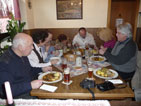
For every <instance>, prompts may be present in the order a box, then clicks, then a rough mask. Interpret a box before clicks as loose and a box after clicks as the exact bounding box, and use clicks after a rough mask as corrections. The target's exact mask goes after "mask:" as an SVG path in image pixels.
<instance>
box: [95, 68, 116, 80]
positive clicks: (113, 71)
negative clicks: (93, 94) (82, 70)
mask: <svg viewBox="0 0 141 106" xmlns="http://www.w3.org/2000/svg"><path fill="white" fill-rule="evenodd" d="M100 69H101V68H97V69H95V70H94V71H93V74H94V75H95V76H97V77H98V78H102V79H106V80H108V79H113V78H117V77H118V73H117V72H116V71H115V70H112V69H109V71H111V72H112V73H114V76H112V77H102V76H100V75H97V74H96V72H97V71H98V70H100Z"/></svg>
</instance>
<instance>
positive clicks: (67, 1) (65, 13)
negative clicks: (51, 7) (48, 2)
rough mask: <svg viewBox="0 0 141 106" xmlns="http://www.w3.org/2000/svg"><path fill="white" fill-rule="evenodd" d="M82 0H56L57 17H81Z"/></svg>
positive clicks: (59, 18) (60, 18)
mask: <svg viewBox="0 0 141 106" xmlns="http://www.w3.org/2000/svg"><path fill="white" fill-rule="evenodd" d="M82 2H83V1H82V0H56V9H57V19H58V20H62V19H82V4H83V3H82Z"/></svg>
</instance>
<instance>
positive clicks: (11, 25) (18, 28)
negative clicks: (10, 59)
mask: <svg viewBox="0 0 141 106" xmlns="http://www.w3.org/2000/svg"><path fill="white" fill-rule="evenodd" d="M10 17H11V20H9V21H8V24H7V27H6V29H7V31H8V34H9V36H8V37H7V38H5V39H3V40H2V41H1V44H0V55H1V54H2V53H3V52H4V51H5V50H7V49H8V47H9V46H11V45H12V41H13V38H14V36H15V35H16V34H17V33H20V32H23V28H24V26H25V24H26V23H25V22H21V23H19V22H18V21H17V20H16V19H15V17H14V15H13V14H12V13H10Z"/></svg>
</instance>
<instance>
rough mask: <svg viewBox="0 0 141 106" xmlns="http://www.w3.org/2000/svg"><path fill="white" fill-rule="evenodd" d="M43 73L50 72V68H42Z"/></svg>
mask: <svg viewBox="0 0 141 106" xmlns="http://www.w3.org/2000/svg"><path fill="white" fill-rule="evenodd" d="M42 71H43V72H47V71H52V67H50V66H48V67H43V68H42Z"/></svg>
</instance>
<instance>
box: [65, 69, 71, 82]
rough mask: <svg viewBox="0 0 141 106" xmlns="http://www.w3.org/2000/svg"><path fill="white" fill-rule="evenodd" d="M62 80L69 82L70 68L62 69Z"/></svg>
mask: <svg viewBox="0 0 141 106" xmlns="http://www.w3.org/2000/svg"><path fill="white" fill-rule="evenodd" d="M64 82H65V83H69V82H70V68H66V69H65V70H64Z"/></svg>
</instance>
